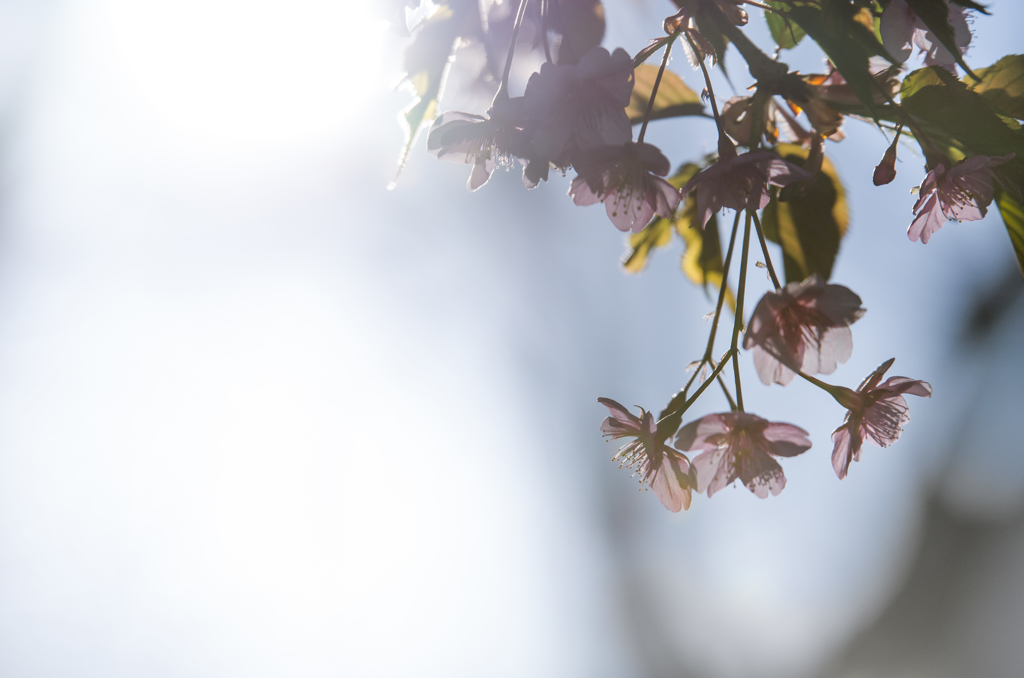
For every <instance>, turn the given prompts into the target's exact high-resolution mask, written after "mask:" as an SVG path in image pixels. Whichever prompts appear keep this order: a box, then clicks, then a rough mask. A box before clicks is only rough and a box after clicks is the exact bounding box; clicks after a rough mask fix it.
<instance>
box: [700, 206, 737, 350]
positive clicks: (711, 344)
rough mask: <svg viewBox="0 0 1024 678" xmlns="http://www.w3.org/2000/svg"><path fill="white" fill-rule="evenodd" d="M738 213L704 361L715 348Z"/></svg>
mask: <svg viewBox="0 0 1024 678" xmlns="http://www.w3.org/2000/svg"><path fill="white" fill-rule="evenodd" d="M740 214H741V213H740V212H736V219H735V220H734V221H733V223H732V235H731V236H729V247H728V249H727V250H726V253H725V263H724V264H722V284H721V285H719V286H718V305H717V306H715V319H714V321H713V322H712V323H711V334H710V336H708V347H707V348H706V349H705V350H704V360H703V361H702V362H704V361H709V360H711V354H712V352H713V351H714V347H715V334H716V333H717V332H718V319H719V317H720V316H721V315H722V305H723V304H724V302H725V293H726V290H728V289H729V265H730V264H731V263H732V251H733V249H734V248H735V246H736V232H737V231H739V227H740Z"/></svg>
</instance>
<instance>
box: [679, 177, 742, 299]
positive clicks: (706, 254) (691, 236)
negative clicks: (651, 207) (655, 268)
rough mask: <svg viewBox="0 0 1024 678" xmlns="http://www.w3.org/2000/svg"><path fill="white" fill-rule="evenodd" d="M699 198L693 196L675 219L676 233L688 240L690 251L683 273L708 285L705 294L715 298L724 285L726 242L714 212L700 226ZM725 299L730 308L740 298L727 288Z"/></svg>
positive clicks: (685, 254)
mask: <svg viewBox="0 0 1024 678" xmlns="http://www.w3.org/2000/svg"><path fill="white" fill-rule="evenodd" d="M696 221H697V201H696V200H695V199H694V198H693V196H690V197H688V198H687V199H686V204H685V205H684V206H683V209H682V211H681V213H680V216H679V218H678V219H676V221H675V227H676V232H677V233H679V235H680V236H682V238H683V242H685V243H686V251H685V252H683V259H682V261H681V262H680V264H681V266H682V269H683V273H685V274H686V277H687V278H689V279H690V280H691V281H693V282H694V283H695V284H697V285H700V286H701V287H703V288H704V293H705V294H706V295H707V296H708V298H709V299H710V298H711V294H712V292H717V291H718V290H719V289H720V288H721V285H722V270H723V268H724V266H723V263H722V241H721V239H720V237H719V233H718V218H717V217H716V216H715V215H711V218H710V219H708V223H707V224H706V225H705V226H704V228H703V229H702V228H701V227H700V226H698V225H696ZM725 301H726V303H728V304H729V308H733V309H735V308H736V299H735V298H733V294H732V290H730V289H726V290H725Z"/></svg>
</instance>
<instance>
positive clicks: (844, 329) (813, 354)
mask: <svg viewBox="0 0 1024 678" xmlns="http://www.w3.org/2000/svg"><path fill="white" fill-rule="evenodd" d="M863 315H864V308H863V307H862V306H861V300H860V297H859V296H857V295H856V294H855V293H854V292H853V291H852V290H850V289H849V288H847V287H843V286H842V285H830V284H827V283H826V282H825V281H824V280H823V279H822V278H821V276H819V275H817V274H814V275H811V277H809V278H807V279H806V280H804V281H803V282H798V283H796V282H793V283H789V284H788V285H786V286H785V287H784V288H783V289H781V290H779V291H777V292H768V293H767V294H765V295H764V296H763V297H761V301H759V302H758V304H757V307H756V308H754V313H753V314H752V315H751V316H750V323H749V325H748V326H747V332H746V335H744V337H743V348H745V349H747V350H751V351H752V353H753V354H754V367H755V368H757V375H758V376H759V377H760V378H761V381H762V382H763V383H765V384H771V383H772V382H775V383H776V384H782V385H783V386H785V385H786V384H789V383H790V382H791V381H793V378H794V377H795V376H796V371H802V372H804V373H805V374H831V373H833V372H835V370H836V367H837V365H838V363H845V362H846V361H847V360H849V359H850V355H851V354H852V353H853V333H852V332H851V331H850V325H852V324H853V323H854V322H856V321H857V320H859V319H860V317H861V316H863Z"/></svg>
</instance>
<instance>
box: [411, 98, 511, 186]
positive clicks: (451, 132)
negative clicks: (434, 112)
mask: <svg viewBox="0 0 1024 678" xmlns="http://www.w3.org/2000/svg"><path fill="white" fill-rule="evenodd" d="M524 121H525V106H524V99H523V97H516V98H512V99H508V98H505V99H499V100H497V101H495V102H494V105H493V106H492V107H491V109H490V110H488V111H487V117H484V116H480V115H473V114H471V113H461V112H459V111H449V112H447V113H443V114H441V115H440V116H438V118H437V119H436V120H435V121H434V124H433V125H431V126H430V132H428V133H427V152H428V153H430V154H431V155H434V156H436V157H437V158H438V160H447V161H449V162H462V163H466V164H472V165H473V172H472V173H471V174H470V176H469V190H471V191H475V190H477V189H478V188H480V187H481V186H483V185H484V184H486V183H487V180H488V179H490V178H491V172H493V171H494V168H495V167H496V166H497V165H499V164H502V165H509V164H511V161H512V158H513V157H514V156H516V155H519V152H517V151H518V147H521V146H522V145H523V141H522V139H521V138H518V137H521V136H522V135H523V132H522V130H520V129H518V127H519V126H520V125H522V124H523V123H524Z"/></svg>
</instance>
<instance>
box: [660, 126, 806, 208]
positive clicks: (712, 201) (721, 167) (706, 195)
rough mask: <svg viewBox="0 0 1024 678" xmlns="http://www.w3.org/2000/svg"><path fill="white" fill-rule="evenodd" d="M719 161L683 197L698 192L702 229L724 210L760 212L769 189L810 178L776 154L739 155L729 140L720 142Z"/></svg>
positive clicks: (686, 188) (689, 185) (688, 185)
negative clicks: (713, 216) (713, 215)
mask: <svg viewBox="0 0 1024 678" xmlns="http://www.w3.org/2000/svg"><path fill="white" fill-rule="evenodd" d="M718 148H719V157H718V161H717V162H715V164H713V165H711V166H710V167H708V168H706V169H704V170H701V172H700V173H698V174H697V176H695V177H693V178H692V179H690V180H689V181H688V182H686V185H685V186H683V188H682V190H681V191H680V194H681V195H683V196H685V195H687V194H689V193H690V191H693V190H696V191H697V216H698V219H699V222H700V225H701V228H703V227H704V225H705V224H707V223H708V219H710V218H711V215H712V214H713V213H715V212H717V211H718V210H720V209H722V208H723V207H729V208H731V209H734V210H747V209H749V210H759V209H761V208H763V207H764V206H765V205H767V204H768V201H769V200H770V196H769V195H768V187H769V186H785V185H787V184H789V183H792V182H794V181H799V180H807V179H810V178H811V175H810V174H809V173H807V172H805V171H804V170H802V169H801V168H799V167H797V166H796V165H794V164H792V163H790V162H788V161H786V160H783V159H782V158H780V157H779V156H778V155H776V154H775V153H774V152H773V151H763V150H762V151H749V152H747V153H743V154H742V155H736V148H735V147H734V146H733V145H732V142H731V141H729V140H728V139H723V138H720V139H719V141H718Z"/></svg>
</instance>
